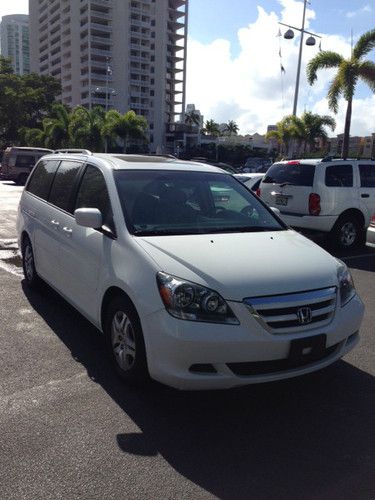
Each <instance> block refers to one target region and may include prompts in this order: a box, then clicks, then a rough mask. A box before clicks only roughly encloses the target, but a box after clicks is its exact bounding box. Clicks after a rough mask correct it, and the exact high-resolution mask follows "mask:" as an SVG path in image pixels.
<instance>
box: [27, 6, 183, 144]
mask: <svg viewBox="0 0 375 500" xmlns="http://www.w3.org/2000/svg"><path fill="white" fill-rule="evenodd" d="M29 15H30V33H31V38H30V46H31V69H32V71H35V72H37V73H39V74H48V75H52V76H54V77H55V78H57V79H58V80H60V82H61V86H62V94H61V100H62V102H63V103H65V104H67V105H69V106H76V105H78V104H81V105H83V106H85V107H87V108H89V109H90V108H92V107H93V106H96V105H101V106H103V107H104V108H106V109H110V108H115V109H117V110H119V111H120V112H122V113H123V112H125V111H128V110H130V109H132V110H134V111H135V112H136V113H137V114H140V115H143V116H145V118H146V119H147V122H148V124H149V134H150V146H151V151H156V150H157V151H158V152H160V151H168V140H169V138H172V137H171V136H170V135H169V131H170V130H172V129H173V127H171V124H172V123H173V122H174V121H175V116H176V115H178V114H180V113H181V112H182V109H184V107H185V78H186V71H185V68H186V63H185V61H186V40H187V17H188V0H80V1H78V0H29Z"/></svg>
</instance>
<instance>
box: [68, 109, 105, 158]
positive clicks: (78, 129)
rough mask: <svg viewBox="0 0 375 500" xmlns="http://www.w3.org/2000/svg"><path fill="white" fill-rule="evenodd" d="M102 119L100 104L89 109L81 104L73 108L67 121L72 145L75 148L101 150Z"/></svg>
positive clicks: (103, 116)
mask: <svg viewBox="0 0 375 500" xmlns="http://www.w3.org/2000/svg"><path fill="white" fill-rule="evenodd" d="M104 120H105V111H104V109H103V108H102V107H100V106H95V107H94V108H92V109H91V110H88V109H86V108H84V107H83V106H77V107H76V108H74V110H73V112H72V114H71V117H70V123H69V135H70V137H71V139H72V145H73V146H74V147H77V148H83V149H90V150H92V151H102V150H103V137H102V129H103V126H104Z"/></svg>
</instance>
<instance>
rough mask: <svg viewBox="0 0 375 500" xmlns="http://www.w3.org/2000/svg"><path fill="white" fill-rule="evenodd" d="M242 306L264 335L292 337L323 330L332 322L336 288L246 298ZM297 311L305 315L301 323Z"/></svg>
mask: <svg viewBox="0 0 375 500" xmlns="http://www.w3.org/2000/svg"><path fill="white" fill-rule="evenodd" d="M244 303H245V304H246V305H247V307H248V308H249V309H250V312H251V313H252V315H253V316H254V318H255V319H256V320H257V321H259V322H260V323H261V324H262V326H263V327H265V328H266V329H267V330H268V331H270V332H272V333H294V332H298V331H306V330H309V329H312V328H318V327H321V326H325V325H327V324H328V323H330V322H331V321H332V319H333V316H334V313H335V308H336V288H335V287H330V288H323V289H321V290H312V291H309V292H303V293H292V294H289V295H274V296H271V297H270V296H268V297H254V298H246V299H244ZM306 308H307V310H306ZM301 309H304V311H302V312H304V313H307V315H308V319H307V321H306V322H305V323H303V321H302V320H301V317H300V313H299V311H300V310H301ZM305 319H306V318H305Z"/></svg>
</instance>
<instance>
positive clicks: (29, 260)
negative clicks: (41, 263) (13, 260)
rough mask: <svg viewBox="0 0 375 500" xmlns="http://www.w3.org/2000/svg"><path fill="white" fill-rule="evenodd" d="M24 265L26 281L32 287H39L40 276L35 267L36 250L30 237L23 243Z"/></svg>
mask: <svg viewBox="0 0 375 500" xmlns="http://www.w3.org/2000/svg"><path fill="white" fill-rule="evenodd" d="M22 267H23V274H24V276H25V280H26V283H27V284H28V286H29V287H30V288H37V287H38V286H39V285H40V278H39V276H38V273H37V272H36V269H35V261H34V252H33V247H32V246H31V242H30V240H29V238H28V237H26V238H25V239H24V242H23V244H22Z"/></svg>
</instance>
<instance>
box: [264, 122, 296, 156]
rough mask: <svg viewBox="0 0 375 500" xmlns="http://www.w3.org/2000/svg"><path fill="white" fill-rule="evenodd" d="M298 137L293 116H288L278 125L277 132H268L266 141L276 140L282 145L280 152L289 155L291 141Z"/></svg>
mask: <svg viewBox="0 0 375 500" xmlns="http://www.w3.org/2000/svg"><path fill="white" fill-rule="evenodd" d="M296 135H297V134H296V128H295V125H294V119H293V115H287V116H284V118H283V119H282V120H280V121H279V122H277V123H276V130H270V131H269V132H267V134H266V139H268V140H269V139H276V140H277V142H278V143H279V145H280V152H281V153H285V154H288V152H289V149H290V144H291V141H292V139H296V138H297V137H296Z"/></svg>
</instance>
